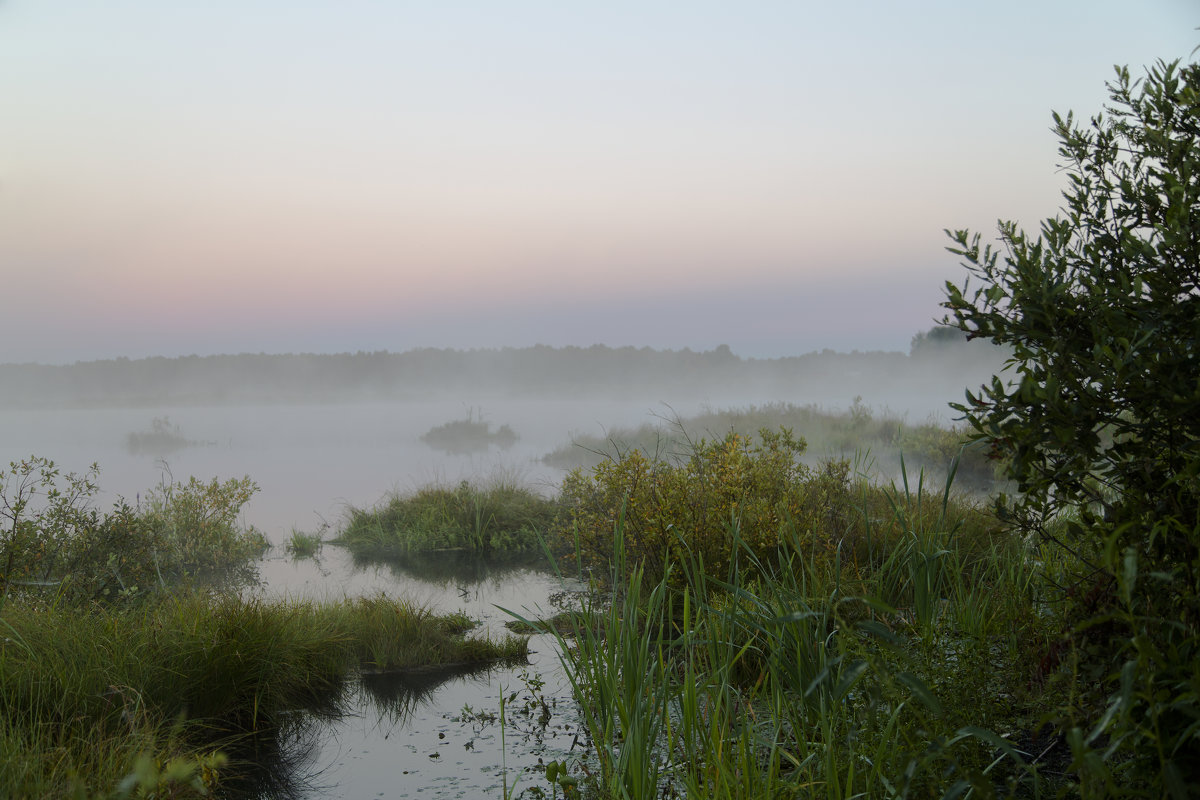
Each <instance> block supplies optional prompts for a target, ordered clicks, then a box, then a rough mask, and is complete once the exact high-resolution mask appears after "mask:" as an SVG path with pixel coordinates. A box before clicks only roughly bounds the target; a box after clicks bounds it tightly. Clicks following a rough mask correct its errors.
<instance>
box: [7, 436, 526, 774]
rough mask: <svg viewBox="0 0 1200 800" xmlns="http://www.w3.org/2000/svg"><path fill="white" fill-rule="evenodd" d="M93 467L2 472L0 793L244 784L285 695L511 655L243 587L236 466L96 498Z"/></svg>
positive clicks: (277, 721) (338, 700)
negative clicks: (110, 505)
mask: <svg viewBox="0 0 1200 800" xmlns="http://www.w3.org/2000/svg"><path fill="white" fill-rule="evenodd" d="M96 478H97V476H96V473H95V472H94V471H93V472H90V473H88V474H87V475H84V476H79V475H70V474H68V475H63V474H60V472H59V471H58V469H57V468H56V467H55V465H54V464H53V463H52V462H50V461H47V460H44V459H38V458H31V459H28V460H26V461H23V462H19V463H14V464H12V465H11V466H10V467H9V469H7V470H5V471H4V472H2V473H0V496H2V498H3V504H2V508H0V515H2V516H3V519H4V525H3V529H4V532H3V538H2V539H0V545H2V546H0V565H3V569H4V571H3V573H2V574H0V580H2V581H3V584H2V588H3V593H2V594H0V633H2V634H3V637H2V640H0V794H3V795H4V796H6V797H29V798H38V797H47V798H49V797H68V796H72V797H164V796H171V797H180V796H202V795H205V794H207V793H209V792H210V791H211V790H214V789H216V788H219V787H230V786H237V785H249V786H251V787H252V786H253V785H255V784H256V782H261V781H262V780H264V776H263V775H262V772H261V770H258V768H257V767H256V766H254V765H258V766H263V767H266V768H267V769H268V770H274V772H275V774H272V775H271V776H270V780H271V781H274V782H278V781H280V780H286V771H287V758H286V754H285V753H282V752H281V751H283V750H284V748H283V747H282V746H281V745H279V744H278V741H279V740H280V739H281V738H286V737H287V736H288V735H290V734H292V733H294V731H295V726H296V725H298V724H303V722H302V720H303V716H302V715H301V716H297V711H298V710H306V711H307V712H309V713H311V714H318V715H320V714H326V715H328V714H336V713H338V712H339V709H340V708H341V705H342V701H343V699H344V698H345V697H346V695H347V694H348V692H349V690H350V686H351V684H352V682H353V681H354V680H356V679H357V676H358V675H360V674H362V673H365V672H370V673H380V672H390V671H396V670H405V669H412V668H427V667H430V666H436V665H455V666H462V665H476V666H478V665H486V664H489V663H494V662H496V661H497V660H512V659H523V658H524V656H525V654H526V652H527V649H526V648H527V645H526V641H525V640H524V639H522V638H519V637H509V638H507V639H502V640H496V641H493V640H489V639H486V638H479V637H468V636H466V635H465V634H466V633H467V631H469V630H470V629H471V628H473V627H474V622H473V621H471V620H469V619H467V618H466V617H464V616H462V615H448V616H446V615H435V614H432V613H431V612H429V611H428V610H427V609H425V608H423V607H421V606H418V605H415V604H413V603H410V602H408V601H406V600H402V599H395V598H389V597H384V596H376V597H367V598H357V599H343V600H340V601H328V602H320V603H314V602H295V601H288V600H274V601H266V600H262V599H255V598H248V597H246V596H244V595H243V594H242V593H241V592H239V589H240V588H242V587H244V586H245V585H246V582H247V581H248V580H250V579H252V576H251V575H248V574H247V571H248V570H250V571H252V569H253V559H254V558H255V557H256V556H257V555H258V554H259V553H260V552H261V551H262V549H263V546H264V541H263V539H262V537H261V534H259V533H258V532H257V531H254V530H253V529H246V528H243V527H241V526H240V525H239V524H238V523H237V516H238V511H239V509H240V508H241V506H242V505H243V504H244V503H245V502H246V501H247V500H248V499H249V497H250V496H251V495H252V494H253V492H254V491H255V488H256V487H255V486H254V484H253V483H252V482H251V481H249V480H248V479H241V480H230V481H225V482H221V481H217V480H214V481H211V482H208V483H205V482H201V481H198V480H196V479H194V478H193V479H191V480H189V481H188V482H187V483H183V484H173V485H164V486H162V487H160V488H159V489H157V490H155V491H153V492H151V493H150V494H149V495H148V496H147V497H146V498H145V499H144V501H143V504H142V505H139V506H136V507H131V506H129V505H128V504H127V503H124V502H123V501H122V502H119V503H118V504H117V506H116V507H115V508H114V509H113V510H112V511H109V512H105V513H102V512H101V511H99V510H98V509H96V508H95V507H93V506H92V505H91V503H90V500H91V498H92V496H93V494H94V493H95V491H96ZM231 573H232V576H231ZM271 742H275V744H274V745H272V744H270V743H271ZM250 743H253V745H254V748H255V750H254V753H253V754H248V753H247V752H246V750H245V748H246V746H247V745H248V744H250ZM264 748H265V750H266V751H268V752H274V753H275V754H276V755H277V756H278V758H276V759H275V760H273V761H272V760H271V759H267V760H266V761H264V757H263V752H264Z"/></svg>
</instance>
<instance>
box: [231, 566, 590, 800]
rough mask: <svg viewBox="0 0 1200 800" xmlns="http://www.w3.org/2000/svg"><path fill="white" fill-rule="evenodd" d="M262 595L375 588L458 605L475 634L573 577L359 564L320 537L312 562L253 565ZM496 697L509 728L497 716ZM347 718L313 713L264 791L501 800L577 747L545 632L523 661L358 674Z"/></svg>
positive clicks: (497, 631) (496, 627)
mask: <svg viewBox="0 0 1200 800" xmlns="http://www.w3.org/2000/svg"><path fill="white" fill-rule="evenodd" d="M260 576H261V579H262V581H261V584H260V586H259V587H258V588H257V589H256V590H255V591H256V592H258V593H260V594H261V595H262V596H264V597H266V598H274V597H289V598H296V599H313V600H320V599H340V598H342V597H358V596H364V595H373V594H377V593H379V592H383V593H385V594H387V595H388V596H390V597H396V596H401V597H405V598H408V599H410V600H413V601H415V602H417V603H419V604H421V605H424V606H426V607H429V608H431V609H434V610H436V611H439V612H458V611H461V612H464V613H466V614H467V615H468V616H469V617H471V618H472V619H476V620H479V621H480V623H481V624H480V625H479V626H478V627H477V628H476V629H475V630H474V631H472V633H471V635H474V636H492V637H502V636H505V635H507V634H508V633H509V631H508V630H507V629H506V628H505V627H504V623H505V622H507V621H509V620H511V619H512V617H511V616H510V615H509V614H507V613H505V612H504V611H502V610H501V609H502V608H503V609H509V610H511V611H515V612H517V613H520V614H523V615H525V616H528V617H530V618H536V617H543V616H546V617H548V616H550V615H551V614H553V613H555V611H557V610H559V609H558V608H556V607H555V606H554V603H553V602H552V597H553V596H554V595H556V594H559V593H561V592H564V591H567V592H571V591H576V590H578V589H579V588H580V587H579V585H578V584H577V583H576V582H574V581H570V580H568V581H563V580H560V579H559V578H558V577H556V576H554V575H553V574H551V573H548V572H545V571H542V570H537V569H529V568H508V569H505V568H494V569H485V568H478V567H477V568H475V569H473V570H462V569H457V570H456V569H450V568H447V569H444V570H436V569H429V568H428V567H427V566H426V567H425V568H406V567H405V566H402V565H400V564H383V563H378V562H372V563H363V562H358V563H356V561H355V559H354V558H353V557H352V556H351V555H350V553H349V552H348V551H346V550H345V549H343V548H340V547H335V546H331V545H325V546H324V547H323V548H322V550H321V552H320V554H319V555H318V556H317V557H316V558H312V559H292V558H291V557H289V556H287V555H285V554H283V553H282V552H281V549H280V548H275V549H274V550H272V551H271V553H269V554H268V555H267V556H266V557H265V558H264V559H263V561H262V562H261V564H260ZM502 697H504V698H505V701H506V702H505V712H506V714H505V716H506V720H507V725H505V726H504V727H503V731H502V726H501V722H500V719H499V713H500V705H501V698H502ZM347 706H348V708H347V712H348V713H346V714H344V715H341V716H337V717H332V718H325V719H320V718H316V717H314V718H311V719H309V720H307V721H306V722H305V723H304V724H303V725H302V726H301V728H300V729H301V731H302V733H301V735H300V736H299V738H298V739H297V740H296V741H292V742H288V743H285V744H286V746H287V747H289V748H290V750H291V755H290V757H289V759H288V760H289V762H290V765H291V766H290V771H291V773H292V774H291V775H289V776H288V780H287V781H286V782H284V783H283V784H280V785H279V786H276V787H274V788H272V789H269V790H265V791H263V792H261V793H260V794H259V796H260V797H262V798H268V797H281V796H286V797H289V798H297V800H299V799H300V798H304V800H308V799H309V798H474V797H497V798H499V797H502V796H503V793H504V787H505V786H506V785H507V786H508V787H509V788H510V790H511V787H512V786H513V785H514V783H515V784H516V785H517V791H518V793H519V792H520V791H521V790H522V789H524V788H528V787H530V786H533V785H537V784H541V783H544V778H543V777H541V771H540V766H541V765H542V764H544V763H547V762H549V761H552V760H562V759H568V760H571V759H575V758H578V757H581V756H583V755H584V753H585V747H584V742H583V734H582V732H581V731H580V730H579V728H578V721H577V712H576V708H575V702H574V699H573V696H572V693H571V686H570V683H569V681H568V679H567V677H566V675H565V674H564V672H563V670H562V666H561V664H560V662H559V656H558V649H557V646H556V643H555V640H554V638H553V637H552V636H550V635H546V634H541V635H535V636H533V637H531V638H530V657H529V660H528V663H524V664H514V665H494V666H490V667H486V668H484V669H481V670H462V669H450V670H431V671H427V672H425V671H422V672H416V673H396V674H384V675H366V676H364V678H363V680H362V682H361V683H360V684H359V685H358V686H356V687H355V689H354V691H353V692H352V694H351V696H350V698H349V702H348V703H347Z"/></svg>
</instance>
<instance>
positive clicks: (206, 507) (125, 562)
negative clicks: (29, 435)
mask: <svg viewBox="0 0 1200 800" xmlns="http://www.w3.org/2000/svg"><path fill="white" fill-rule="evenodd" d="M97 472H98V470H97V468H96V467H95V466H94V465H93V467H92V468H91V470H89V471H88V472H87V473H85V474H83V475H77V474H74V473H69V474H65V475H64V474H62V472H61V471H60V470H59V469H58V467H56V466H55V464H54V463H53V462H52V461H49V460H47V459H44V458H37V457H31V458H28V459H25V460H23V461H20V462H13V463H12V464H10V465H9V468H8V470H6V471H0V503H2V506H0V519H2V520H3V532H2V533H0V594H8V593H20V594H27V595H38V596H43V597H57V598H61V599H68V600H71V601H73V602H79V601H90V600H98V601H112V600H116V599H117V598H125V599H129V598H132V597H136V596H139V595H143V594H146V593H148V592H152V591H155V590H156V589H162V588H165V587H167V586H169V585H173V584H175V583H177V582H179V581H180V580H182V579H188V578H206V579H211V580H222V579H225V578H227V577H230V575H229V574H228V573H229V571H230V570H233V569H235V568H240V567H244V566H245V565H246V563H247V561H248V560H249V559H250V558H252V557H253V556H256V555H258V554H259V553H261V552H262V551H263V550H264V549H265V548H266V546H267V542H266V539H265V537H264V536H263V535H262V533H261V532H259V531H257V530H255V529H253V528H245V527H243V526H242V525H241V524H240V523H239V521H238V516H239V514H240V513H241V510H242V507H243V506H244V505H245V504H246V503H247V502H248V501H249V500H250V498H251V497H253V495H254V493H255V492H256V491H258V487H257V485H255V483H254V482H253V481H251V480H250V479H249V478H234V479H230V480H227V481H219V480H217V479H213V480H211V481H209V482H207V483H205V482H202V481H199V480H197V479H196V478H191V479H189V481H188V482H187V483H174V482H172V483H163V484H162V485H161V486H159V487H158V488H156V489H154V490H152V491H150V492H149V493H148V494H147V495H146V497H145V498H144V499H143V500H142V501H141V503H139V505H138V506H136V507H135V506H131V505H130V504H129V503H128V502H126V501H125V500H120V501H118V502H117V504H116V505H115V506H114V507H113V508H112V509H111V510H110V511H106V512H102V511H101V510H100V509H98V508H96V507H95V506H93V505H92V500H93V498H94V497H95V494H96V492H97V486H96V482H95V481H96V477H97Z"/></svg>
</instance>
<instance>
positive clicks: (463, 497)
mask: <svg viewBox="0 0 1200 800" xmlns="http://www.w3.org/2000/svg"><path fill="white" fill-rule="evenodd" d="M557 513H558V503H557V502H556V501H554V500H549V499H546V498H545V497H542V496H541V495H539V494H537V493H536V492H534V491H532V490H531V489H528V488H525V487H522V486H519V485H517V484H516V483H514V482H509V481H498V482H495V483H493V484H491V485H488V486H481V485H477V484H473V483H470V482H467V481H463V482H462V483H460V484H459V485H458V486H455V487H446V486H427V487H425V488H422V489H420V490H418V491H417V492H416V493H415V494H411V495H399V494H396V495H393V496H391V497H390V498H388V499H386V500H385V501H384V502H382V503H380V504H379V505H378V506H376V507H375V508H372V509H351V511H350V515H349V520H348V522H347V523H346V526H345V527H344V529H343V530H342V532H341V534H340V536H339V537H338V538H337V539H336V540H335V541H336V542H337V543H338V544H341V545H344V546H346V547H349V548H350V549H351V550H352V551H353V552H354V553H355V554H356V555H367V556H372V555H375V556H395V555H419V554H429V553H438V552H442V553H445V552H456V553H466V554H470V555H474V556H480V557H484V558H488V559H492V560H498V561H505V560H522V559H530V558H537V557H539V556H540V554H541V552H542V544H541V543H542V540H543V537H544V535H545V532H546V531H547V530H548V529H549V527H550V525H551V523H552V522H553V520H554V518H555V516H556V515H557Z"/></svg>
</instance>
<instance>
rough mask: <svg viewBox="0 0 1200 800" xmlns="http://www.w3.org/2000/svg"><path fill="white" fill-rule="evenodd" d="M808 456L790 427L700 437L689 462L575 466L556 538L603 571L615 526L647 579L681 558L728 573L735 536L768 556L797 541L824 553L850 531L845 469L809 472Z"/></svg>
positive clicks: (632, 456) (628, 457) (626, 460)
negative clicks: (588, 468) (814, 544)
mask: <svg viewBox="0 0 1200 800" xmlns="http://www.w3.org/2000/svg"><path fill="white" fill-rule="evenodd" d="M804 449H805V442H804V440H803V439H797V438H795V437H794V436H793V435H792V433H791V432H790V431H788V430H787V429H782V430H779V431H770V430H767V429H764V430H762V431H760V433H759V435H758V437H746V436H741V435H739V434H736V433H730V434H729V435H727V436H726V437H725V438H724V439H720V440H712V441H708V440H702V441H700V442H698V443H696V444H695V445H694V448H693V450H692V452H691V454H690V455H687V456H686V457H676V458H670V457H668V458H660V459H656V458H650V457H648V456H646V455H644V454H643V453H642V452H641V451H639V450H633V451H630V452H627V453H625V454H624V455H623V456H622V457H620V458H616V459H612V460H609V461H606V462H604V463H602V464H600V465H599V466H597V467H596V468H595V469H594V470H592V471H591V472H590V473H585V472H584V471H583V470H580V469H577V470H575V471H574V472H572V473H571V474H570V475H568V476H567V478H566V479H565V480H564V481H563V487H562V500H563V503H564V506H565V508H566V509H567V512H568V513H567V514H566V515H564V517H563V518H562V520H561V521H560V527H559V529H558V532H557V535H556V536H555V539H556V541H558V542H560V543H562V544H563V545H571V544H574V545H576V546H577V549H578V554H579V557H580V558H582V559H583V560H584V561H586V562H588V563H591V564H598V565H607V564H609V563H611V562H612V559H613V555H614V554H613V546H614V543H613V531H614V529H616V528H618V527H619V528H620V530H621V531H622V534H623V540H624V541H623V546H624V548H625V552H626V553H627V554H628V557H629V563H630V564H634V563H636V564H639V565H641V567H642V568H643V569H644V570H645V574H646V577H647V579H648V580H652V581H657V580H660V579H661V578H662V577H663V576H664V575H666V574H667V568H668V566H669V565H670V564H672V563H677V562H680V561H682V560H684V559H687V558H699V559H701V561H702V562H703V563H704V564H705V567H706V569H708V570H711V571H712V572H713V573H714V574H724V572H725V570H726V568H727V566H728V565H729V563H730V559H731V558H732V556H733V554H734V541H735V536H736V537H740V540H741V541H743V542H744V543H745V544H746V546H747V547H749V548H750V550H751V551H752V552H753V553H754V554H756V555H759V556H764V557H765V556H766V555H767V554H768V553H769V552H771V551H772V550H774V549H775V548H777V547H778V546H779V545H780V543H781V542H782V541H783V540H785V539H787V538H790V537H792V536H794V535H797V534H799V535H800V536H802V537H811V538H813V540H814V541H817V540H819V541H820V542H821V546H824V547H830V546H832V543H834V542H836V541H837V538H838V537H839V536H841V535H844V534H845V533H846V532H847V531H848V527H849V520H848V516H847V511H848V506H849V501H850V494H849V482H848V473H849V465H848V464H846V463H845V462H834V463H830V464H829V465H827V466H826V467H825V468H823V469H821V470H815V469H813V468H811V467H808V466H805V465H804V464H803V463H801V461H800V456H801V455H803V453H804ZM831 531H832V532H833V533H832V535H827V534H828V533H829V532H831ZM818 532H819V533H820V535H819V536H815V535H814V534H816V533H818ZM564 549H566V548H565V547H564Z"/></svg>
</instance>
